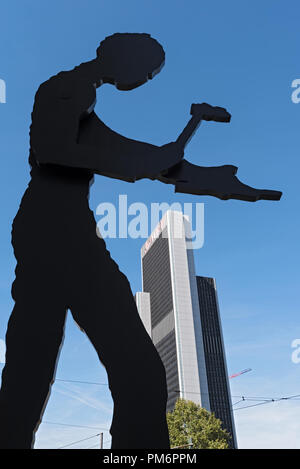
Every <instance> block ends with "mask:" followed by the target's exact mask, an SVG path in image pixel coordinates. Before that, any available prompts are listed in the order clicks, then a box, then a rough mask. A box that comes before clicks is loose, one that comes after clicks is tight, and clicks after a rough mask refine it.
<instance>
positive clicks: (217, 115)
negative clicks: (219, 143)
mask: <svg viewBox="0 0 300 469" xmlns="http://www.w3.org/2000/svg"><path fill="white" fill-rule="evenodd" d="M190 113H191V115H192V118H191V119H190V120H189V122H188V123H187V125H186V126H185V128H184V129H183V131H182V132H181V134H180V135H179V137H178V138H177V140H176V142H177V143H179V144H180V145H181V146H182V147H183V148H184V147H185V146H186V145H187V144H188V142H189V141H190V139H191V138H192V136H193V135H194V133H195V132H196V130H197V128H198V127H199V125H200V123H201V121H202V120H205V121H215V122H230V119H231V115H230V114H229V112H227V111H226V109H225V108H223V107H218V106H210V104H207V103H201V104H192V105H191V111H190Z"/></svg>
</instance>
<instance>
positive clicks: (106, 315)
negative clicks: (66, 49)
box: [0, 34, 280, 449]
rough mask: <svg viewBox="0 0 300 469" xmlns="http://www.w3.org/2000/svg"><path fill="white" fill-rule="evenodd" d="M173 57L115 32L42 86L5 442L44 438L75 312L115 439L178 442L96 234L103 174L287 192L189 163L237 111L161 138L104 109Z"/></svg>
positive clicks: (23, 230)
mask: <svg viewBox="0 0 300 469" xmlns="http://www.w3.org/2000/svg"><path fill="white" fill-rule="evenodd" d="M163 63H164V51H163V49H162V47H161V46H160V45H159V43H158V42H157V41H155V40H154V39H153V38H151V36H150V35H147V34H114V35H113V36H110V37H108V38H106V39H105V40H104V41H102V42H101V44H100V46H99V48H98V50H97V58H96V59H94V60H92V61H90V62H87V63H83V64H81V65H80V66H78V67H76V68H75V69H74V70H72V71H68V72H61V73H59V74H58V75H56V76H54V77H52V78H50V79H49V80H48V81H46V82H45V83H43V84H42V85H41V86H40V87H39V89H38V91H37V93H36V96H35V103H34V108H33V112H32V125H31V129H30V156H29V162H30V165H31V181H30V183H29V186H28V188H27V190H26V192H25V194H24V196H23V198H22V202H21V205H20V209H19V211H18V214H17V215H16V217H15V219H14V222H13V230H12V243H13V247H14V253H15V257H16V259H17V267H16V279H15V281H14V283H13V287H12V296H13V299H14V300H15V306H14V310H13V312H12V315H11V317H10V319H9V324H8V329H7V334H6V344H7V351H6V364H5V367H4V369H3V373H2V388H1V391H0V448H31V447H32V445H33V443H34V435H35V432H36V430H37V428H38V425H39V423H40V421H41V418H42V414H43V410H44V408H45V405H46V403H47V399H48V397H49V394H50V389H51V385H52V383H53V380H54V376H55V369H56V363H57V357H58V355H59V350H60V347H61V344H62V339H63V334H64V323H65V316H66V311H67V310H68V309H70V310H71V312H72V315H73V317H74V319H75V321H76V322H77V324H78V325H79V326H80V327H81V328H82V329H83V330H84V331H85V332H86V334H87V335H88V337H89V339H90V340H91V342H92V344H93V345H94V347H95V349H96V351H97V353H98V356H99V359H100V361H101V362H102V363H103V364H104V366H105V368H106V370H107V373H108V380H109V387H110V390H111V393H112V397H113V401H114V414H113V421H112V426H111V430H110V431H111V434H112V448H123V449H124V448H168V447H169V437H168V430H167V424H166V414H165V412H166V401H167V388H166V378H165V370H164V367H163V364H162V361H161V359H160V357H159V355H158V353H157V351H156V349H155V347H154V345H153V343H152V341H151V339H150V337H149V336H148V334H147V332H146V331H145V329H144V326H143V324H142V322H141V320H140V318H139V314H138V311H137V308H136V305H135V301H134V298H133V296H132V292H131V289H130V285H129V282H128V280H127V278H126V276H125V275H124V274H122V273H121V272H120V271H119V269H118V266H117V264H116V263H115V262H114V261H113V260H112V259H111V257H110V254H109V252H108V251H107V250H106V247H105V242H104V241H103V239H101V238H99V237H97V236H96V223H95V220H94V217H93V213H92V211H91V210H90V209H89V204H88V195H89V186H90V183H91V181H92V178H93V174H94V173H96V174H102V175H106V176H110V177H113V178H120V179H123V180H126V181H131V182H133V181H135V180H137V179H140V178H143V177H147V178H150V179H158V180H161V181H163V182H166V183H172V184H175V187H176V190H177V191H178V192H180V191H185V192H187V193H188V192H191V193H199V194H201V193H207V194H210V195H216V196H217V197H237V198H242V199H246V200H252V199H253V198H255V199H258V198H276V197H277V198H279V196H280V195H279V193H274V192H272V191H269V192H268V191H256V190H255V189H251V188H248V187H247V186H241V185H240V186H237V183H236V181H235V179H234V177H233V170H232V168H233V167H221V168H198V167H195V166H193V165H190V163H188V162H186V161H185V160H182V157H183V149H184V146H185V144H186V143H187V141H188V138H189V137H190V136H191V134H192V132H193V131H194V130H195V128H196V126H197V125H198V124H199V122H200V120H201V119H206V120H210V119H214V120H222V119H223V120H225V121H226V120H228V119H229V117H228V116H229V115H228V114H226V111H225V110H222V109H221V108H213V107H211V106H209V105H205V104H203V105H196V106H194V107H193V113H194V117H193V118H192V120H191V122H190V123H189V124H188V126H187V128H186V129H185V130H184V132H183V134H182V135H181V136H180V137H179V139H178V140H177V141H176V142H172V143H170V144H167V145H164V146H162V147H157V146H155V145H150V144H147V143H142V142H137V141H134V140H130V139H127V138H125V137H123V136H121V135H119V134H117V133H116V132H113V131H112V130H111V129H109V128H108V127H107V126H106V125H105V124H104V123H103V122H102V121H101V120H100V119H99V118H98V117H97V115H96V114H95V113H94V111H93V108H94V105H95V102H96V88H97V87H98V86H100V85H101V84H102V83H111V84H114V85H115V86H116V87H117V88H118V89H121V90H130V89H133V88H136V87H137V86H140V85H141V84H143V83H144V82H146V81H147V80H148V79H149V78H153V76H154V75H155V73H157V72H158V71H159V70H160V69H161V67H162V66H163ZM195 114H197V116H196V117H195ZM229 168H230V170H229ZM191 169H192V171H191ZM195 170H197V172H196V171H195ZM198 175H199V176H200V178H201V179H200V181H199V185H198V182H197V178H198ZM206 177H207V178H209V182H208V183H206ZM197 187H198V189H197ZM247 191H248V192H247ZM253 191H254V192H253ZM276 194H277V195H276Z"/></svg>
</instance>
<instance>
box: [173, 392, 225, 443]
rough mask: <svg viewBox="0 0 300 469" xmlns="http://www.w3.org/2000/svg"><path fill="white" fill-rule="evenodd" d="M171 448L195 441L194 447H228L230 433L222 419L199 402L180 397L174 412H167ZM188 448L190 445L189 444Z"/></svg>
mask: <svg viewBox="0 0 300 469" xmlns="http://www.w3.org/2000/svg"><path fill="white" fill-rule="evenodd" d="M167 422H168V427H169V433H170V440H171V448H172V447H174V446H182V445H188V444H189V443H190V442H192V443H193V446H192V448H193V449H228V447H229V441H230V435H229V434H228V433H227V432H226V431H225V430H223V429H222V427H221V421H220V420H219V419H217V418H216V417H215V416H214V414H212V413H210V412H208V411H207V410H206V409H203V408H202V407H200V406H199V405H198V404H195V403H194V402H192V401H186V400H184V399H178V401H177V402H176V405H175V408H174V410H173V412H168V413H167ZM187 448H188V446H187Z"/></svg>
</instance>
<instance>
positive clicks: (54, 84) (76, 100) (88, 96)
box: [35, 69, 96, 114]
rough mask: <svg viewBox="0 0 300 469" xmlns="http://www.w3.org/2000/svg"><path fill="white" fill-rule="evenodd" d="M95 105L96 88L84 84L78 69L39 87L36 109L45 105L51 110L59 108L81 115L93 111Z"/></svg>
mask: <svg viewBox="0 0 300 469" xmlns="http://www.w3.org/2000/svg"><path fill="white" fill-rule="evenodd" d="M95 103H96V90H95V87H94V86H93V85H92V84H90V83H86V82H84V81H83V80H82V78H81V76H80V74H78V72H77V71H76V69H74V70H71V71H67V72H65V71H64V72H60V73H58V74H57V75H54V76H52V77H51V78H49V79H48V80H47V81H45V82H43V83H42V84H41V85H40V86H39V88H38V90H37V92H36V95H35V107H36V106H39V107H40V106H42V105H43V104H46V105H47V107H48V108H49V109H50V108H52V107H57V106H59V108H60V109H61V110H62V111H64V110H65V111H68V110H71V109H72V112H74V111H75V110H77V111H78V112H79V114H82V113H84V112H86V111H88V110H89V109H91V110H92V109H93V107H94V105H95ZM74 107H75V109H74Z"/></svg>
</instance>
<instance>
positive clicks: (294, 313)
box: [0, 0, 300, 448]
mask: <svg viewBox="0 0 300 469" xmlns="http://www.w3.org/2000/svg"><path fill="white" fill-rule="evenodd" d="M299 13H300V7H299V3H298V2H296V1H295V0H291V1H290V2H289V3H288V4H287V3H286V2H283V1H277V2H274V1H273V0H265V1H264V2H259V1H258V0H255V1H252V2H240V1H238V0H228V1H227V2H223V1H222V0H212V1H210V2H204V1H202V0H189V1H188V2H182V1H177V0H172V1H171V0H165V1H164V2H161V1H158V0H152V1H151V2H146V1H144V0H138V1H137V0H128V1H127V2H123V1H121V0H115V1H114V2H111V1H108V0H105V1H100V0H97V1H96V0H87V1H86V2H84V3H83V2H81V1H79V0H59V1H58V0H51V1H49V0H44V1H43V2H38V1H37V0H27V1H26V2H19V1H17V0H10V1H7V0H4V1H3V2H2V3H1V9H0V16H1V32H0V79H3V80H5V82H6V85H7V102H6V104H0V121H1V129H0V152H1V158H0V165H1V167H0V171H1V175H2V181H1V186H0V191H1V197H0V213H1V230H0V258H1V263H0V339H3V338H4V335H5V330H6V325H7V320H8V317H9V314H10V312H11V309H12V306H13V303H12V300H11V297H10V285H11V282H12V281H13V279H14V267H15V260H14V256H13V251H12V248H11V245H10V231H11V223H12V220H13V217H14V216H15V213H16V211H17V209H18V205H19V202H20V198H21V196H22V193H23V192H24V190H25V188H26V185H27V183H28V180H29V168H28V164H27V157H28V146H29V139H28V131H29V125H30V113H31V109H32V104H33V97H34V93H35V91H36V89H37V87H38V85H39V84H40V83H41V82H42V81H45V80H46V79H47V78H49V77H50V76H51V75H54V74H56V73H57V72H59V71H60V70H63V69H65V70H67V69H70V68H73V66H75V65H76V64H79V63H81V62H82V61H86V60H89V59H91V58H93V57H94V55H95V49H96V47H97V45H98V44H99V42H100V41H101V40H102V39H103V38H104V37H105V36H107V35H109V34H112V33H114V32H148V33H151V35H152V36H153V37H155V38H156V39H158V40H159V41H160V42H161V43H162V45H163V46H164V48H165V51H166V65H165V67H164V69H163V70H162V72H161V74H160V75H158V76H157V77H155V79H154V80H153V81H150V82H148V83H147V84H146V85H145V86H143V87H141V88H138V89H136V90H134V91H131V92H128V93H124V92H120V91H117V90H115V89H114V88H113V87H111V86H109V85H105V86H103V87H102V88H101V89H100V90H99V91H98V103H97V107H96V112H97V113H98V114H99V116H101V118H102V119H103V120H104V122H106V123H107V124H108V125H109V126H111V127H112V128H113V129H115V130H117V131H119V132H120V133H123V134H124V135H127V136H129V137H132V138H137V139H141V140H145V141H149V142H151V143H154V144H158V145H161V144H164V143H167V142H169V141H171V140H174V139H176V137H177V135H178V134H179V133H180V131H181V130H182V128H183V126H184V125H185V123H186V121H187V119H188V118H189V108H190V104H191V103H192V102H202V101H206V102H208V103H211V104H214V105H221V106H224V107H226V108H227V109H228V110H229V111H230V112H231V113H232V121H231V123H230V125H222V124H212V123H206V124H204V125H203V126H202V127H201V128H200V129H199V131H198V133H197V135H196V136H195V137H194V138H193V141H192V142H191V143H190V145H189V146H188V148H187V150H186V154H185V155H186V158H187V159H188V160H189V161H191V162H193V163H197V164H202V165H220V164H234V165H236V166H238V167H239V176H240V178H241V180H243V181H244V182H246V183H248V184H250V185H253V186H256V187H260V188H270V189H277V190H282V191H283V197H282V200H281V201H280V202H279V203H272V202H267V201H261V202H257V203H256V204H248V203H246V202H240V201H227V202H223V201H219V200H217V199H213V198H209V197H202V198H197V197H196V196H191V195H183V194H174V193H173V190H172V188H171V186H164V185H162V184H161V183H159V182H151V181H140V182H138V183H135V184H126V183H125V182H120V181H113V180H111V179H106V178H104V177H99V176H97V177H96V180H95V184H94V186H93V188H92V192H91V198H90V206H91V208H92V209H94V210H95V208H96V207H97V205H98V204H99V203H101V202H113V203H116V202H117V200H118V195H119V194H127V196H128V203H132V202H144V203H146V204H147V205H148V206H150V203H151V202H163V201H164V202H168V203H172V202H175V201H178V202H181V203H184V202H204V203H205V244H204V247H203V248H202V249H200V250H197V251H195V260H196V268H197V273H198V274H200V275H208V276H213V277H216V280H217V286H218V292H219V301H220V308H221V315H222V320H223V328H224V336H225V344H226V350H227V359H228V368H229V372H230V373H231V372H236V371H239V370H241V369H243V368H247V367H251V368H252V369H253V371H252V372H251V373H248V374H247V375H244V376H242V377H240V378H236V379H234V380H232V381H231V386H232V394H233V395H234V396H235V395H237V396H239V395H244V396H268V397H273V396H274V397H281V396H287V395H296V394H300V382H299V373H300V364H298V365H297V364H295V363H293V362H292V361H291V354H292V351H293V350H292V348H291V342H292V341H293V340H294V339H296V338H299V337H300V325H299V294H298V291H299V256H298V251H299V249H298V243H299V228H300V223H299V216H298V213H299V206H298V185H299V182H298V178H299V176H298V171H299V169H300V163H299V150H298V142H299V137H298V131H299V130H298V129H299V119H300V103H299V104H298V105H297V104H294V103H293V102H292V100H291V93H292V91H293V89H292V88H291V83H292V81H293V80H294V79H297V78H300V70H299V63H298V57H299V50H298V49H299V36H300V34H299V24H298V23H299V22H298V19H299ZM74 229H76V220H74ZM143 243H144V240H143V239H137V240H131V239H128V240H120V239H116V240H108V241H107V246H108V248H109V250H110V251H111V254H112V257H113V258H114V259H115V260H116V261H117V262H118V264H119V266H120V268H121V269H122V270H123V271H124V272H125V273H126V275H127V276H128V278H129V280H130V282H131V285H132V290H133V291H134V292H135V291H137V290H140V289H141V278H140V259H139V252H140V247H141V246H142V244H143ZM20 353H22V351H20ZM37 353H38V352H37ZM57 377H58V378H61V379H70V380H86V381H92V382H99V383H105V382H106V375H105V371H104V370H103V369H102V368H101V367H100V365H99V364H98V362H97V359H96V354H95V352H94V351H93V350H92V347H91V346H90V344H89V343H88V341H87V339H86V337H85V336H84V335H83V334H82V333H81V332H80V331H79V330H78V329H77V328H76V326H75V325H74V323H73V322H72V320H71V318H70V317H69V318H68V321H67V328H66V339H65V344H64V347H63V350H62V354H61V359H60V362H59V367H58V373H57ZM21 387H22V384H20V392H22V389H21ZM111 408H112V403H111V399H110V395H109V394H108V392H107V388H106V386H95V385H86V384H85V385H83V384H79V383H77V384H75V383H65V382H56V383H55V385H54V388H53V393H52V396H51V398H50V401H49V405H48V407H47V410H46V413H45V417H44V420H45V421H48V422H58V423H66V424H70V425H72V424H73V425H86V426H87V427H95V428H108V427H109V425H110V418H111ZM235 415H236V425H237V433H238V440H239V445H240V447H243V448H247V447H273V448H276V447H294V448H295V447H297V448H300V446H299V438H298V435H297V433H298V434H299V432H300V423H299V422H300V418H299V417H300V403H299V401H296V400H295V401H287V402H279V403H278V404H277V403H274V404H269V405H265V406H261V407H260V406H259V407H255V408H250V409H247V410H240V411H236V413H235ZM96 433H98V431H97V430H93V429H90V428H77V427H66V426H62V425H61V426H58V425H53V424H50V423H48V424H47V423H43V424H42V425H41V427H40V430H39V432H38V435H37V444H36V447H52V448H55V447H59V446H63V445H65V444H68V443H71V442H72V441H76V440H80V439H84V438H88V437H89V436H92V435H94V434H96ZM97 438H98V437H95V438H91V439H90V440H87V441H85V442H82V443H79V444H77V445H74V446H73V447H77V448H79V447H82V448H86V447H89V446H93V445H96V443H97ZM108 439H109V435H108V433H107V432H105V436H104V441H105V442H106V443H105V444H106V446H107V445H108V444H109V441H108Z"/></svg>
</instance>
